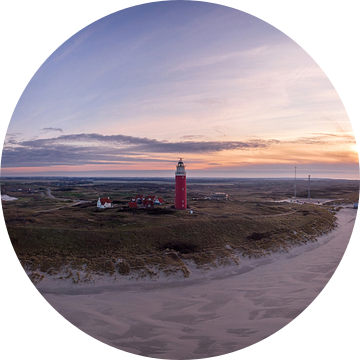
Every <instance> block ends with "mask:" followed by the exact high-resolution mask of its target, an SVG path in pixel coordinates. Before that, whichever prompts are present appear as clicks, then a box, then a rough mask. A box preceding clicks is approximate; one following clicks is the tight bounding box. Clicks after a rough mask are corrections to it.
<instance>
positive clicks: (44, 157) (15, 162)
mask: <svg viewBox="0 0 360 360" xmlns="http://www.w3.org/2000/svg"><path fill="white" fill-rule="evenodd" d="M273 142H274V140H271V141H270V142H268V141H265V140H261V139H255V140H254V139H253V140H249V141H178V142H169V141H159V140H156V139H148V138H140V137H135V136H127V135H122V134H118V135H102V134H96V133H92V134H72V135H61V136H58V137H53V138H47V139H32V140H26V141H19V142H16V141H15V140H14V141H13V142H12V143H11V144H7V146H6V147H4V150H3V156H2V166H3V167H16V166H18V167H19V166H40V165H41V166H49V165H74V164H79V165H80V164H98V163H102V164H104V163H121V162H122V161H133V160H134V161H160V160H159V159H157V158H158V157H159V156H158V155H159V154H177V155H178V154H211V153H217V152H222V151H228V150H252V149H259V148H262V149H263V148H266V147H267V146H269V144H272V143H273Z"/></svg>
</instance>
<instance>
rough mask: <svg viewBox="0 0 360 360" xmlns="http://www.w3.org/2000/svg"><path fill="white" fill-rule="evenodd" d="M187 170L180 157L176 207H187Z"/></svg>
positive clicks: (176, 173) (177, 168) (177, 173)
mask: <svg viewBox="0 0 360 360" xmlns="http://www.w3.org/2000/svg"><path fill="white" fill-rule="evenodd" d="M186 205H187V204H186V171H185V165H184V163H183V161H182V159H181V158H180V160H179V162H178V164H177V167H176V171H175V209H179V210H181V209H183V210H185V209H186Z"/></svg>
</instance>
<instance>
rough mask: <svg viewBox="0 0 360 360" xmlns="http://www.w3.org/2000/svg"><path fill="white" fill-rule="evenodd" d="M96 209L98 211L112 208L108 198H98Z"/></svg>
mask: <svg viewBox="0 0 360 360" xmlns="http://www.w3.org/2000/svg"><path fill="white" fill-rule="evenodd" d="M97 207H98V208H100V209H105V208H112V207H113V205H112V202H111V200H110V198H109V197H107V198H99V200H98V202H97Z"/></svg>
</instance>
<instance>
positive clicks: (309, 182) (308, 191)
mask: <svg viewBox="0 0 360 360" xmlns="http://www.w3.org/2000/svg"><path fill="white" fill-rule="evenodd" d="M308 199H310V175H309V180H308Z"/></svg>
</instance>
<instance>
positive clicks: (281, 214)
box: [2, 179, 358, 283]
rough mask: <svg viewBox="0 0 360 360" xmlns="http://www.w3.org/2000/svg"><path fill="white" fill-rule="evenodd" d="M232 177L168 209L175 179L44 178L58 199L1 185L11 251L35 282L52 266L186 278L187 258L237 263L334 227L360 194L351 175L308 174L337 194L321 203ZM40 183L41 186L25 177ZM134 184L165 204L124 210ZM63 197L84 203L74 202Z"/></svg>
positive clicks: (318, 187) (85, 276)
mask: <svg viewBox="0 0 360 360" xmlns="http://www.w3.org/2000/svg"><path fill="white" fill-rule="evenodd" d="M237 181H238V182H237V183H236V182H235V180H234V179H232V181H230V180H228V181H224V182H223V183H222V184H219V180H218V181H217V185H212V183H211V182H210V181H206V182H205V183H203V182H204V180H202V183H201V184H196V183H191V182H190V183H189V185H188V201H189V206H190V207H191V208H193V210H194V213H193V214H190V213H189V211H176V210H173V209H171V204H172V199H173V184H171V183H170V184H166V183H165V184H159V183H148V182H144V183H134V182H124V183H106V184H98V185H81V186H74V185H72V186H71V187H70V186H59V187H56V186H50V189H51V193H52V195H53V196H54V197H55V198H56V199H53V198H50V197H48V195H47V193H46V191H45V190H43V191H42V192H39V193H35V194H22V193H21V194H18V193H16V192H13V193H12V192H9V191H5V190H6V189H4V188H3V189H2V192H3V193H6V194H8V195H9V196H16V197H18V198H19V200H17V201H11V202H3V210H4V215H5V220H6V225H7V228H8V232H9V235H10V239H11V241H12V244H13V246H14V249H15V251H16V254H17V256H18V257H19V259H20V261H21V263H22V265H23V266H24V267H25V268H26V269H27V271H28V272H29V273H30V278H31V279H32V281H34V282H38V281H41V279H42V277H43V275H41V273H48V274H50V275H52V276H54V277H55V276H56V277H57V278H71V279H72V280H73V281H74V282H75V283H76V282H79V281H91V280H92V275H93V274H104V273H107V274H110V275H112V276H114V275H117V276H120V275H133V276H135V277H142V276H150V277H153V276H157V275H158V274H159V273H160V272H163V273H165V274H170V273H174V272H177V273H179V274H181V275H182V276H185V277H186V276H188V275H189V270H188V267H187V263H188V262H189V261H193V262H194V263H195V264H196V265H197V266H198V267H199V268H202V269H207V268H209V267H213V266H223V265H227V264H230V263H232V262H235V263H237V262H239V261H240V258H241V256H243V257H261V256H268V255H270V254H271V253H272V252H277V251H288V250H289V249H290V248H291V247H292V246H294V245H300V244H303V243H306V242H309V241H316V237H318V236H320V235H322V234H324V233H328V232H329V231H331V230H332V229H333V228H334V227H335V226H336V223H335V221H336V216H335V215H336V211H338V210H339V205H338V203H341V204H344V203H352V202H355V201H357V199H358V183H357V182H355V181H352V182H351V181H349V182H346V181H335V180H334V181H325V180H324V181H322V182H321V181H318V182H317V183H316V184H315V181H314V184H312V185H313V187H314V192H316V193H317V194H318V195H320V196H319V198H320V197H322V198H328V199H341V200H337V201H335V202H333V203H331V204H330V205H322V206H319V205H311V204H298V203H277V202H274V201H273V200H280V199H282V198H285V197H287V196H289V195H291V194H289V193H290V190H292V189H291V187H290V185H291V184H292V183H291V182H287V181H281V180H277V181H276V180H261V181H260V180H256V181H255V180H252V181H250V180H237ZM5 184H6V182H5ZM11 186H12V187H14V186H15V185H13V183H12V184H11ZM37 186H38V187H39V188H40V186H42V188H43V189H44V187H43V185H39V184H38V185H36V184H32V185H31V187H32V188H34V189H36V187H37ZM4 187H6V185H5V186H4ZM29 187H30V185H29ZM304 187H305V189H306V184H305V185H304ZM289 188H290V190H289ZM301 191H302V190H301V187H299V193H300V194H301ZM214 192H226V193H228V194H229V200H223V201H216V200H205V199H204V197H205V196H208V195H210V194H212V193H214ZM138 193H140V194H144V195H152V194H156V195H158V196H161V197H162V198H163V199H164V200H165V205H163V206H158V207H155V209H152V210H140V209H128V208H127V206H126V204H127V202H128V201H129V200H130V199H131V197H132V196H134V195H136V194H138ZM306 194H307V192H306ZM99 196H110V198H111V199H112V200H113V201H114V203H115V204H114V207H113V208H110V209H102V210H101V209H97V207H96V201H97V198H98V197H99ZM60 198H62V199H73V200H76V199H80V200H87V201H90V202H88V203H81V204H78V205H75V203H74V202H72V201H70V202H69V200H67V201H65V200H59V199H60ZM72 205H75V206H72ZM60 275H61V276H60Z"/></svg>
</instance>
